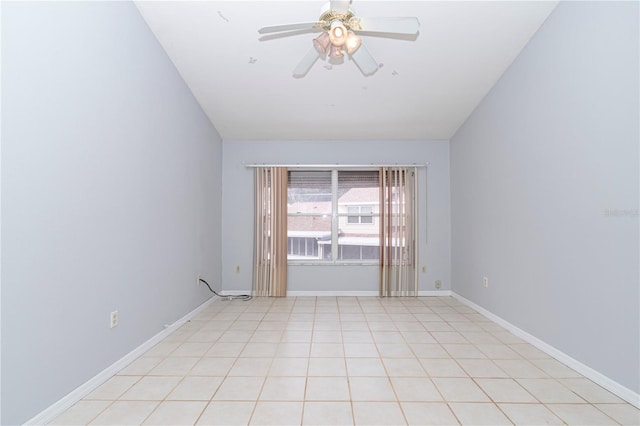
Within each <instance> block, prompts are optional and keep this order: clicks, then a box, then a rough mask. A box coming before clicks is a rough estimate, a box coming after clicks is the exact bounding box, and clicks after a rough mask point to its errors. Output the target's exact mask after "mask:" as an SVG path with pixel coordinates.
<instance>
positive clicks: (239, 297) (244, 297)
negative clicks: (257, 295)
mask: <svg viewBox="0 0 640 426" xmlns="http://www.w3.org/2000/svg"><path fill="white" fill-rule="evenodd" d="M198 279H199V280H200V281H202V282H203V283H205V285H206V286H207V287H209V290H211V293H213V294H215V295H216V296H218V297H219V298H221V299H222V300H251V299H252V298H253V296H251V295H250V294H238V295H234V296H226V295H225V296H223V295H222V294H219V293H217V292H216V291H215V290H214V289H212V288H211V286H210V285H209V283H208V282H206V281H205V280H203V279H202V278H198Z"/></svg>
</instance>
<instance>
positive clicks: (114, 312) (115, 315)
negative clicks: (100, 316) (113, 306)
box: [110, 311, 118, 328]
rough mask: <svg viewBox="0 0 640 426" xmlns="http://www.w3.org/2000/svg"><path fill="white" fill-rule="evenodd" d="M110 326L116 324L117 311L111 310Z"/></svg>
mask: <svg viewBox="0 0 640 426" xmlns="http://www.w3.org/2000/svg"><path fill="white" fill-rule="evenodd" d="M110 324H111V328H113V327H115V326H117V325H118V311H113V312H111V323H110Z"/></svg>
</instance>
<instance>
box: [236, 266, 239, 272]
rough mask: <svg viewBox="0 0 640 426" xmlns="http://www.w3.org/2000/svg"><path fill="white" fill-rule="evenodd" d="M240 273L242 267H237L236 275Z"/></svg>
mask: <svg viewBox="0 0 640 426" xmlns="http://www.w3.org/2000/svg"><path fill="white" fill-rule="evenodd" d="M239 273H240V265H238V266H236V274H239Z"/></svg>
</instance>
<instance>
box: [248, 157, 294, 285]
mask: <svg viewBox="0 0 640 426" xmlns="http://www.w3.org/2000/svg"><path fill="white" fill-rule="evenodd" d="M254 246H255V247H254V271H253V281H254V282H253V285H254V289H255V294H256V296H286V295H287V168H286V167H258V168H256V170H255V238H254Z"/></svg>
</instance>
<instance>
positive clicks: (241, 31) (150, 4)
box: [136, 0, 557, 140]
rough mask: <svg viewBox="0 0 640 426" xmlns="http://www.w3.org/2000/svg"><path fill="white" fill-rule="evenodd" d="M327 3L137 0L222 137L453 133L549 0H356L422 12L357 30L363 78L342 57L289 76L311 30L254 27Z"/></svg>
mask: <svg viewBox="0 0 640 426" xmlns="http://www.w3.org/2000/svg"><path fill="white" fill-rule="evenodd" d="M324 4H326V2H324V1H312V0H303V1H300V0H299V1H241V0H235V1H138V2H136V5H137V7H138V9H139V10H140V12H141V13H142V16H143V17H144V19H145V20H146V22H147V23H148V25H149V27H150V28H151V30H152V31H153V32H154V34H155V35H156V37H157V38H158V40H159V42H160V43H161V45H162V46H163V47H164V49H165V50H166V52H167V54H168V55H169V57H170V58H171V60H172V61H173V62H174V64H175V66H176V67H177V69H178V71H179V72H180V74H181V75H182V77H183V78H184V80H185V82H186V83H187V85H188V86H189V87H190V89H191V91H192V92H193V94H194V96H195V97H196V99H197V100H198V101H199V102H200V104H201V105H202V108H203V109H204V111H205V112H206V114H207V115H208V116H209V118H210V119H211V122H212V123H213V125H214V126H215V127H216V129H217V130H218V131H219V132H220V134H221V136H222V138H223V140H256V139H257V140H426V139H449V138H450V137H451V136H452V135H453V134H454V133H455V132H456V130H457V129H458V128H459V127H460V125H461V124H462V123H463V122H464V121H465V120H466V118H467V117H468V116H469V114H470V113H471V112H472V111H473V109H474V108H475V107H476V106H477V105H478V103H479V102H480V101H481V100H482V98H483V97H484V96H485V95H486V94H487V93H488V92H489V90H490V89H491V88H492V87H493V85H494V84H495V83H496V81H497V80H498V79H499V78H500V76H501V75H502V74H503V72H504V71H505V69H506V68H507V67H508V66H509V65H510V64H511V63H512V62H513V60H514V59H515V58H516V57H517V56H518V54H519V53H520V51H521V50H522V49H523V48H524V46H525V45H526V44H527V43H528V41H529V40H530V38H531V37H532V36H533V34H534V33H535V32H536V31H537V30H538V28H539V27H540V26H541V25H542V24H543V22H544V21H545V19H546V18H547V17H548V16H549V14H550V13H551V12H552V11H553V9H554V8H555V6H556V5H557V2H555V1H553V2H552V1H464V2H463V1H365V0H362V1H361V0H353V2H352V8H353V9H354V11H355V12H356V13H357V15H359V16H366V17H379V16H416V17H418V18H419V20H420V33H419V35H418V37H417V38H416V39H415V40H407V39H402V38H398V37H397V38H383V37H380V36H371V35H370V36H363V37H362V39H363V43H364V45H366V47H367V49H368V50H369V52H370V53H371V55H372V56H373V57H374V58H375V59H376V60H377V62H378V63H379V66H380V68H379V70H378V71H377V72H376V73H375V74H373V75H371V76H367V77H365V76H363V75H362V73H361V72H360V71H359V70H358V68H357V67H356V66H355V64H354V63H352V61H351V60H350V59H349V58H348V57H346V56H345V59H344V63H342V64H331V63H329V62H327V61H325V60H318V61H317V62H316V63H315V65H314V67H313V68H312V69H311V70H310V71H309V73H308V74H307V75H306V76H305V77H303V78H294V77H293V76H292V70H293V69H294V68H295V66H296V65H297V64H298V62H299V61H300V60H301V59H302V57H303V56H304V55H305V54H306V53H307V52H308V51H309V49H310V48H311V46H312V39H313V38H314V37H315V36H316V34H314V33H302V34H298V35H295V36H290V37H276V38H272V39H270V40H260V39H259V34H258V32H257V30H258V28H260V27H263V26H268V25H275V24H285V23H296V22H309V21H315V20H317V19H318V17H319V16H320V11H321V9H322V7H323V5H324Z"/></svg>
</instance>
